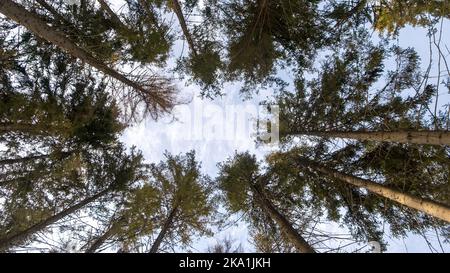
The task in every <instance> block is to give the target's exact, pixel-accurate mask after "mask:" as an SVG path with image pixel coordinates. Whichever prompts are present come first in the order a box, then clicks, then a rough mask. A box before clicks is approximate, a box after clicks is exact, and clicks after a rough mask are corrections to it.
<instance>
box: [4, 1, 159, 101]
mask: <svg viewBox="0 0 450 273" xmlns="http://www.w3.org/2000/svg"><path fill="white" fill-rule="evenodd" d="M0 12H1V13H3V14H4V15H5V16H6V17H8V18H10V19H11V20H14V21H16V22H17V23H19V24H21V25H23V26H24V27H26V28H27V29H29V30H30V31H31V32H33V33H34V34H36V35H37V36H39V37H41V38H43V39H45V40H47V41H49V42H51V43H53V44H55V45H56V46H58V47H60V48H61V49H63V50H65V51H67V52H68V53H69V54H70V55H72V56H74V57H76V58H78V59H80V60H82V61H84V62H85V63H88V64H89V65H91V66H92V67H94V68H96V69H98V70H99V71H101V72H103V73H105V74H106V75H108V76H110V77H112V78H114V79H116V80H118V81H120V82H122V83H123V84H125V85H127V86H130V87H132V88H133V89H135V90H137V91H138V92H140V93H142V94H145V95H146V96H149V98H151V99H152V100H153V101H154V102H155V103H156V104H157V105H160V106H161V107H162V108H163V109H166V108H167V106H166V102H165V101H164V99H162V98H161V97H160V96H159V95H158V94H155V93H153V92H151V90H147V89H146V88H144V87H143V86H141V85H139V84H138V83H136V82H134V81H132V80H130V79H128V78H127V77H126V76H124V75H123V74H121V73H119V72H117V71H116V70H114V69H112V68H110V67H108V66H107V65H106V64H105V63H103V62H101V61H99V60H97V59H96V58H95V57H93V56H92V55H91V54H90V53H89V52H87V51H85V50H84V49H82V48H80V47H78V46H77V45H76V44H75V43H74V42H72V41H71V40H69V39H68V38H67V37H66V36H65V35H64V32H61V31H59V30H56V29H54V28H52V27H50V26H49V25H47V24H46V22H45V21H43V20H42V19H40V18H39V16H37V15H36V14H34V13H32V12H29V11H28V10H26V9H25V8H23V7H22V6H20V5H18V4H16V3H14V2H13V1H11V0H1V2H0Z"/></svg>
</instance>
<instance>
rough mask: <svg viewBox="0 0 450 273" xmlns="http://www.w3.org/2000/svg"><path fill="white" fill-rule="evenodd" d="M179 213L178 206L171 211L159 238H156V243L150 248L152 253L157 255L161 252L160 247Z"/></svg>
mask: <svg viewBox="0 0 450 273" xmlns="http://www.w3.org/2000/svg"><path fill="white" fill-rule="evenodd" d="M177 212H178V206H177V205H175V206H174V208H173V209H172V210H171V211H170V213H169V216H168V217H167V219H166V221H165V222H164V225H163V227H162V228H161V231H160V232H159V234H158V237H156V240H155V242H153V245H152V247H151V248H150V253H156V252H158V250H159V246H160V245H161V243H162V241H163V239H164V237H165V236H166V234H167V232H168V231H169V229H170V228H171V227H172V224H173V219H174V218H175V215H176V214H177Z"/></svg>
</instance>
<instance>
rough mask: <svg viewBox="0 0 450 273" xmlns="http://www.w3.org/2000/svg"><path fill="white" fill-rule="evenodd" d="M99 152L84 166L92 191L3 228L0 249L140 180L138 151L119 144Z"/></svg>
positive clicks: (21, 240) (12, 244)
mask: <svg viewBox="0 0 450 273" xmlns="http://www.w3.org/2000/svg"><path fill="white" fill-rule="evenodd" d="M103 152H104V153H103V154H100V155H98V154H97V155H91V158H90V160H88V162H89V163H90V165H88V168H87V169H86V170H85V172H86V181H85V183H86V184H88V182H91V183H92V185H91V187H93V188H91V189H90V190H91V191H93V192H94V193H93V194H92V195H90V196H88V197H86V198H85V199H83V200H81V201H79V202H76V203H75V204H72V205H70V206H69V207H67V208H65V209H63V210H61V211H60V212H58V213H56V214H53V215H51V216H49V217H46V218H43V219H41V220H39V221H37V222H36V223H34V224H32V225H30V226H29V227H27V228H25V229H23V230H20V231H16V232H6V233H5V235H4V236H3V238H1V239H0V242H1V243H0V249H1V250H2V251H5V250H7V249H8V248H11V247H12V246H15V245H18V244H23V243H24V242H25V241H26V240H27V239H29V238H30V236H32V235H33V234H35V233H37V232H40V231H42V230H44V229H46V228H48V227H49V226H51V225H52V224H54V223H56V222H57V221H59V220H61V219H62V218H64V217H66V216H68V215H70V214H72V213H74V212H76V211H78V210H80V209H81V208H83V207H85V206H87V205H89V204H90V203H92V202H94V201H97V200H99V199H100V198H103V197H105V196H107V195H109V194H114V193H115V192H120V191H124V190H127V188H128V187H129V186H131V185H132V184H133V183H136V182H137V181H140V179H141V178H142V175H141V171H140V168H142V163H141V162H142V156H141V155H140V154H135V153H132V154H130V155H127V154H125V153H124V149H123V147H122V146H120V145H119V146H116V147H112V148H110V150H109V151H103Z"/></svg>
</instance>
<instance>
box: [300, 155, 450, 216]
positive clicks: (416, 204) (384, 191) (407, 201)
mask: <svg viewBox="0 0 450 273" xmlns="http://www.w3.org/2000/svg"><path fill="white" fill-rule="evenodd" d="M300 161H301V164H303V165H306V166H309V167H311V168H313V169H315V170H318V171H320V172H321V173H323V174H325V175H327V176H329V177H333V178H336V179H338V180H341V181H343V182H346V183H349V184H351V185H353V186H356V187H361V188H365V189H367V190H368V191H370V192H372V193H374V194H377V195H380V196H382V197H384V198H387V199H389V200H392V201H394V202H397V203H399V204H401V205H403V206H406V207H409V208H413V209H416V210H419V211H421V212H424V213H427V214H429V215H431V216H434V217H436V218H439V219H441V220H444V221H447V222H450V206H448V205H445V204H441V203H438V202H435V201H432V200H428V199H424V198H420V197H416V196H413V195H410V194H407V193H403V192H401V191H398V190H395V189H391V188H389V187H387V186H384V185H380V184H378V183H376V182H373V181H370V180H366V179H362V178H359V177H356V176H352V175H348V174H345V173H342V172H339V171H336V170H333V169H331V168H328V167H325V166H323V165H321V164H318V163H315V162H312V161H311V160H309V159H305V158H302V159H301V160H300Z"/></svg>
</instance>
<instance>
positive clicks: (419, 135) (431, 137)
mask: <svg viewBox="0 0 450 273" xmlns="http://www.w3.org/2000/svg"><path fill="white" fill-rule="evenodd" d="M291 135H308V136H319V137H336V138H349V139H356V140H371V141H383V142H398V143H415V144H430V145H450V132H440V131H399V132H340V131H330V132H298V133H291Z"/></svg>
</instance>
